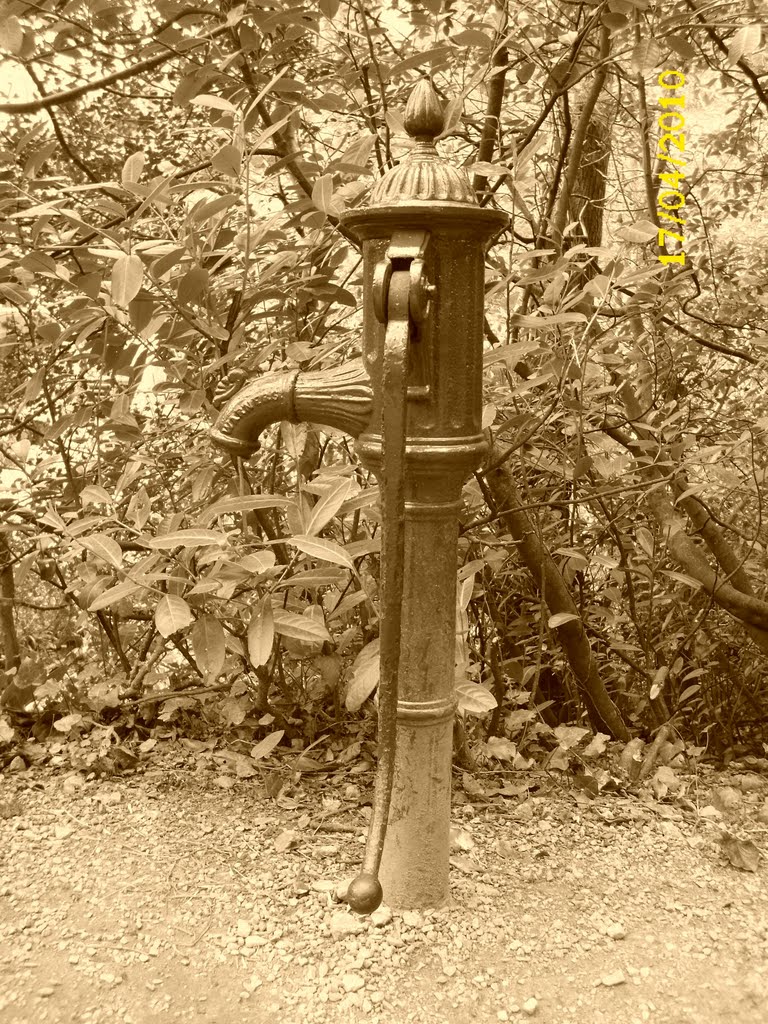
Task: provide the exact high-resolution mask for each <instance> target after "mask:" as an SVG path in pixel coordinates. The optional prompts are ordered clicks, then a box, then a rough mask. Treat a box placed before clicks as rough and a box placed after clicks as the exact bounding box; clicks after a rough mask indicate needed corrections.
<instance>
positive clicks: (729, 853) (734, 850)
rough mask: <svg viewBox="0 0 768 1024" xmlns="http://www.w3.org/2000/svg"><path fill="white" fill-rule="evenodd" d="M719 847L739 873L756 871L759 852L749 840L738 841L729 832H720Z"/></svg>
mask: <svg viewBox="0 0 768 1024" xmlns="http://www.w3.org/2000/svg"><path fill="white" fill-rule="evenodd" d="M720 847H721V849H722V851H723V853H724V854H725V856H726V857H727V858H728V860H729V861H730V863H731V864H732V865H733V866H734V867H735V868H738V869H739V871H757V868H758V865H759V864H760V851H759V850H758V848H757V847H756V846H755V844H754V843H753V842H752V840H751V839H739V838H738V837H737V836H732V835H731V834H730V832H722V833H721V835H720Z"/></svg>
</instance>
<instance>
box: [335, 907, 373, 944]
mask: <svg viewBox="0 0 768 1024" xmlns="http://www.w3.org/2000/svg"><path fill="white" fill-rule="evenodd" d="M330 927H331V935H332V936H333V937H334V939H343V938H346V936H347V935H359V934H360V933H361V932H364V931H365V930H366V926H365V922H364V921H361V920H360V918H359V917H353V916H352V914H349V913H347V912H346V911H344V910H338V911H336V913H335V914H334V915H333V916H332V917H331V925H330Z"/></svg>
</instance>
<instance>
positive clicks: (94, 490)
mask: <svg viewBox="0 0 768 1024" xmlns="http://www.w3.org/2000/svg"><path fill="white" fill-rule="evenodd" d="M80 501H81V503H82V505H83V508H85V506H86V505H111V504H112V499H111V498H110V496H109V493H108V492H107V491H105V490H104V488H103V487H99V486H98V485H96V484H89V485H88V486H87V487H84V488H83V489H82V491H80Z"/></svg>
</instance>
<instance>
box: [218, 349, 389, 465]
mask: <svg viewBox="0 0 768 1024" xmlns="http://www.w3.org/2000/svg"><path fill="white" fill-rule="evenodd" d="M372 409H373V390H372V388H371V382H370V380H369V378H368V375H367V374H366V372H365V370H364V369H363V365H362V363H361V362H359V361H355V362H354V363H346V364H345V365H343V366H338V367H335V368H334V369H331V370H316V371H315V370H312V371H302V370H294V371H292V372H291V373H282V374H265V375H264V376H263V377H259V378H258V379H257V380H254V381H252V382H251V383H250V384H247V385H246V386H245V387H244V388H243V389H242V390H241V391H238V392H237V394H236V395H234V396H233V397H232V398H230V400H229V401H228V402H227V404H226V405H225V406H224V408H223V409H222V410H221V412H220V413H219V417H218V419H217V420H216V423H215V425H214V428H213V430H212V432H211V437H212V438H213V441H214V442H215V443H216V444H218V445H220V446H221V447H222V448H225V449H226V450H227V451H229V452H231V454H232V455H238V456H239V457H240V458H242V459H247V458H250V456H251V455H253V453H254V452H255V451H257V450H258V448H259V434H261V432H262V430H264V429H265V428H266V427H268V426H269V425H270V424H271V423H279V422H280V421H281V420H290V421H291V422H292V423H318V424H321V425H325V426H329V427H336V428H337V429H339V430H343V431H345V433H347V434H351V435H352V437H357V436H358V435H359V434H360V433H362V431H363V430H365V428H366V427H367V426H368V422H369V420H370V418H371V411H372Z"/></svg>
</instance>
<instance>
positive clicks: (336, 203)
mask: <svg viewBox="0 0 768 1024" xmlns="http://www.w3.org/2000/svg"><path fill="white" fill-rule="evenodd" d="M312 202H313V203H314V204H315V206H316V207H317V208H318V210H322V211H323V213H329V214H331V216H332V217H338V215H339V214H340V213H343V212H344V202H343V200H342V199H341V197H340V196H334V194H333V175H332V174H321V175H320V177H319V178H316V179H315V183H314V185H313V186H312Z"/></svg>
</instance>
